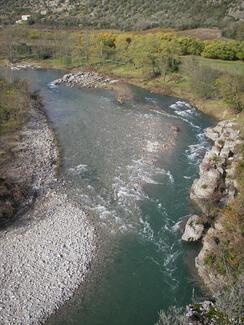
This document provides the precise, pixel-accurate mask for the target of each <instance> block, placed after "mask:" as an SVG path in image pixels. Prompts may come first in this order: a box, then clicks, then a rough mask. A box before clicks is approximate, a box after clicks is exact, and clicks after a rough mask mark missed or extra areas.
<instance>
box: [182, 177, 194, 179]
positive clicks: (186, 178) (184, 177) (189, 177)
mask: <svg viewBox="0 0 244 325" xmlns="http://www.w3.org/2000/svg"><path fill="white" fill-rule="evenodd" d="M183 178H185V179H192V177H191V176H183Z"/></svg>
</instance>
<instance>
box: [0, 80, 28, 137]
mask: <svg viewBox="0 0 244 325" xmlns="http://www.w3.org/2000/svg"><path fill="white" fill-rule="evenodd" d="M29 105H30V94H29V91H28V87H27V84H26V83H25V82H23V81H15V82H13V83H9V82H7V81H6V80H3V79H1V80H0V135H1V134H3V133H6V132H7V131H12V130H15V129H16V128H19V127H21V126H22V125H23V123H24V121H25V119H26V115H27V112H28V109H29Z"/></svg>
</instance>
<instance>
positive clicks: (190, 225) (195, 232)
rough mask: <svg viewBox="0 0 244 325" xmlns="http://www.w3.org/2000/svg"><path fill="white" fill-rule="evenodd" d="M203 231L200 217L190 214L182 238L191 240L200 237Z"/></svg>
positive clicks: (196, 239)
mask: <svg viewBox="0 0 244 325" xmlns="http://www.w3.org/2000/svg"><path fill="white" fill-rule="evenodd" d="M203 232H204V224H203V220H202V218H201V217H199V216H198V215H193V216H191V217H190V218H189V219H188V221H187V223H186V226H185V231H184V234H183V236H182V240H184V241H187V242H191V241H198V240H200V239H201V237H202V235H203Z"/></svg>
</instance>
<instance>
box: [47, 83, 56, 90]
mask: <svg viewBox="0 0 244 325" xmlns="http://www.w3.org/2000/svg"><path fill="white" fill-rule="evenodd" d="M48 88H50V89H54V88H58V85H55V84H54V83H53V82H49V84H48Z"/></svg>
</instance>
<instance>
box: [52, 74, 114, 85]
mask: <svg viewBox="0 0 244 325" xmlns="http://www.w3.org/2000/svg"><path fill="white" fill-rule="evenodd" d="M116 82H117V80H113V79H110V78H107V77H103V76H101V75H99V74H98V73H96V72H85V71H81V72H78V73H68V74H65V75H64V76H63V77H62V78H60V79H57V80H54V81H53V82H52V83H51V85H53V86H58V85H61V84H65V85H67V86H69V87H74V86H78V87H85V88H103V87H105V86H106V85H109V84H113V83H116Z"/></svg>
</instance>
